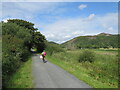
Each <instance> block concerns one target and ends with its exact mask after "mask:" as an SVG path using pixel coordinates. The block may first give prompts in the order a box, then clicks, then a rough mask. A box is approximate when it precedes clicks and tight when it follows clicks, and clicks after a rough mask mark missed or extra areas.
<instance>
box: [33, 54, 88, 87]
mask: <svg viewBox="0 0 120 90" xmlns="http://www.w3.org/2000/svg"><path fill="white" fill-rule="evenodd" d="M32 73H33V79H34V80H33V83H34V88H90V86H88V85H87V84H85V83H84V82H82V81H80V80H78V79H77V78H75V77H74V76H73V75H71V74H69V73H68V72H66V71H65V70H63V69H61V68H60V67H58V66H56V65H54V64H52V63H50V62H49V61H48V62H46V63H43V61H42V60H40V58H39V55H36V54H34V55H33V57H32Z"/></svg>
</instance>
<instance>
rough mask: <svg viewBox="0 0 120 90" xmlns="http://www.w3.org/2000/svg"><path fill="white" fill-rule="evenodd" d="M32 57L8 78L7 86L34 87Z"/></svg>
mask: <svg viewBox="0 0 120 90" xmlns="http://www.w3.org/2000/svg"><path fill="white" fill-rule="evenodd" d="M31 65H32V59H31V58H30V59H29V60H28V61H27V62H25V63H24V64H23V65H22V66H21V68H20V69H19V70H18V72H16V73H15V74H14V75H13V76H12V77H11V79H10V80H8V86H7V88H32V87H33V83H32V74H31V71H32V70H31V67H32V66H31Z"/></svg>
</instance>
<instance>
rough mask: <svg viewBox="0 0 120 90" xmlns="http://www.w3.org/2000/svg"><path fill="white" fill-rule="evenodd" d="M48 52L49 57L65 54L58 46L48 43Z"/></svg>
mask: <svg viewBox="0 0 120 90" xmlns="http://www.w3.org/2000/svg"><path fill="white" fill-rule="evenodd" d="M46 51H47V53H48V54H49V55H52V54H53V53H57V52H64V49H63V48H61V47H60V45H57V44H51V43H46Z"/></svg>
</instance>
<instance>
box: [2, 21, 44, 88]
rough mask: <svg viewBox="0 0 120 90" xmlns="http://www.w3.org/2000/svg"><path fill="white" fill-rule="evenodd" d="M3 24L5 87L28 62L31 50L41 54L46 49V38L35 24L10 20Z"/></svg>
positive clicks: (3, 73) (3, 75) (3, 78)
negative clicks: (35, 49) (34, 49)
mask: <svg viewBox="0 0 120 90" xmlns="http://www.w3.org/2000/svg"><path fill="white" fill-rule="evenodd" d="M0 24H2V81H3V84H2V85H3V87H5V86H6V82H7V80H8V79H9V78H10V76H11V75H13V74H14V73H15V72H16V71H17V70H18V69H19V67H20V66H21V65H22V64H23V63H24V62H25V61H27V60H28V58H29V56H30V55H31V48H33V47H35V48H37V50H38V51H39V52H42V51H43V50H44V49H45V42H46V39H45V36H44V35H42V34H41V33H40V32H39V31H38V29H37V28H35V27H34V24H33V23H31V22H28V21H25V20H21V19H9V20H8V22H3V21H1V22H0Z"/></svg>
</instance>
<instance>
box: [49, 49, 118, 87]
mask: <svg viewBox="0 0 120 90" xmlns="http://www.w3.org/2000/svg"><path fill="white" fill-rule="evenodd" d="M93 51H94V52H95V61H94V62H93V63H89V62H81V63H80V62H78V59H79V55H80V54H81V53H82V52H83V50H76V51H67V52H66V53H65V52H60V53H55V54H53V55H51V56H50V55H48V56H47V59H48V60H49V61H51V62H52V63H54V64H56V65H58V66H60V67H62V68H63V69H65V70H66V71H68V72H69V73H71V74H73V75H74V76H76V77H77V78H78V79H80V80H83V81H84V82H86V83H87V84H89V85H90V86H92V87H94V88H117V86H118V82H117V81H118V76H117V75H118V73H117V72H118V69H117V68H118V66H117V51H115V52H114V53H113V52H111V51H105V50H100V51H99V50H93Z"/></svg>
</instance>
